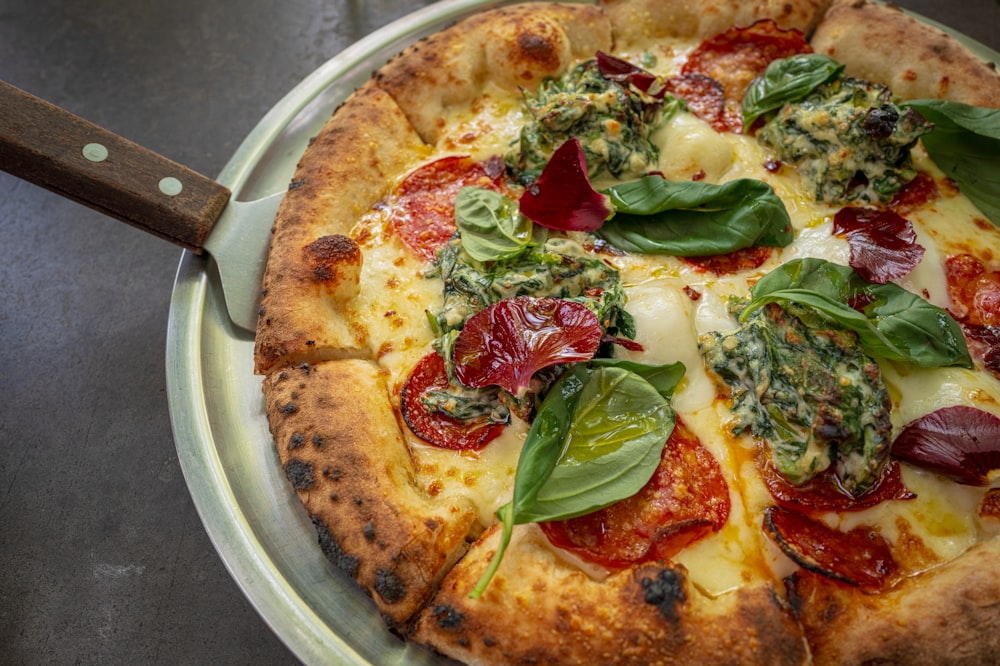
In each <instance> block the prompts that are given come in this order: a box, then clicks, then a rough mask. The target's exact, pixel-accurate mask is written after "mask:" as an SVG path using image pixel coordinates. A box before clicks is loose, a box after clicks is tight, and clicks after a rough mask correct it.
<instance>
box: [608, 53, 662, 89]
mask: <svg viewBox="0 0 1000 666" xmlns="http://www.w3.org/2000/svg"><path fill="white" fill-rule="evenodd" d="M597 69H598V71H600V72H601V76H603V77H604V78H606V79H607V80H609V81H615V82H616V83H624V84H627V85H632V86H635V87H636V88H637V89H639V90H641V91H642V92H644V93H646V94H647V95H650V96H652V97H655V98H661V97H663V95H664V94H665V93H666V92H667V91H666V88H664V87H663V82H662V81H661V80H660V79H659V78H658V77H657V76H656V75H655V74H652V73H650V72H647V71H646V70H644V69H642V68H641V67H636V66H635V65H633V64H632V63H630V62H628V61H627V60H622V59H621V58H616V57H615V56H613V55H608V54H607V53H605V52H603V51H598V52H597Z"/></svg>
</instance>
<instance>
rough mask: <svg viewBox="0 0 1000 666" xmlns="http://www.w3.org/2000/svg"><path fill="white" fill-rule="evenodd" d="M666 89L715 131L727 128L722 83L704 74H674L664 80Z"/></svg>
mask: <svg viewBox="0 0 1000 666" xmlns="http://www.w3.org/2000/svg"><path fill="white" fill-rule="evenodd" d="M665 88H666V91H667V92H669V93H670V94H671V95H673V96H674V97H679V98H681V99H683V100H684V101H685V102H686V103H687V105H688V109H690V111H691V113H693V114H694V115H696V116H698V117H699V118H701V119H702V120H704V121H705V122H707V123H708V124H709V125H711V126H712V127H713V128H715V130H716V131H717V132H725V131H727V130H728V129H729V122H728V119H727V116H726V93H725V90H723V88H722V84H721V83H719V82H718V81H716V80H715V79H713V78H712V77H710V76H705V75H704V74H698V73H693V74H684V75H681V76H674V77H672V78H669V79H667V80H666V82H665Z"/></svg>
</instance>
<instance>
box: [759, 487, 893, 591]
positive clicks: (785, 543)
mask: <svg viewBox="0 0 1000 666" xmlns="http://www.w3.org/2000/svg"><path fill="white" fill-rule="evenodd" d="M763 527H764V533H765V534H767V535H768V536H769V537H770V538H771V540H772V541H774V542H775V543H776V544H777V545H778V547H779V548H780V549H781V551H782V552H783V553H785V555H787V556H788V557H789V558H791V559H792V560H793V561H794V562H795V563H796V564H798V565H799V566H801V567H803V568H804V569H807V570H809V571H813V572H815V573H819V574H822V575H824V576H827V577H828V578H833V579H835V580H839V581H841V582H844V583H847V584H849V585H853V586H855V587H858V588H861V589H862V590H864V591H866V592H876V591H878V590H879V589H881V588H882V587H883V586H884V585H885V583H886V582H887V581H888V580H889V578H890V577H891V576H893V575H894V574H895V573H896V572H897V570H898V567H897V565H896V561H895V560H894V559H893V557H892V550H891V548H890V547H889V543H888V542H887V541H886V540H885V539H883V538H882V537H881V536H880V535H879V534H877V533H876V532H875V531H874V530H873V529H872V528H869V527H864V526H862V527H856V528H854V529H853V530H851V531H849V532H840V531H838V530H835V529H833V528H832V527H829V526H827V525H826V524H825V523H822V522H820V521H818V520H814V519H812V518H809V517H808V516H806V515H804V514H801V513H798V512H797V511H792V510H790V509H785V508H782V507H778V506H771V507H768V508H767V509H765V510H764V525H763Z"/></svg>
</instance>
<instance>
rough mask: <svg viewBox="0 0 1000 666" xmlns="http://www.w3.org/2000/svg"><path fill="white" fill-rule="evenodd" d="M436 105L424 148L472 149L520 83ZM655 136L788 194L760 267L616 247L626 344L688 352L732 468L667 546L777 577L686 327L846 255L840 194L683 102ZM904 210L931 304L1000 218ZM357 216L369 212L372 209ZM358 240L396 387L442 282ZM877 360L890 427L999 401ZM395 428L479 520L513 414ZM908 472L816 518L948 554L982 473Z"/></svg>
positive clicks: (761, 491) (515, 105)
mask: <svg viewBox="0 0 1000 666" xmlns="http://www.w3.org/2000/svg"><path fill="white" fill-rule="evenodd" d="M688 48H690V47H685V48H680V49H666V48H661V49H659V50H658V56H659V64H658V65H657V66H656V67H654V68H653V69H654V71H656V73H658V74H661V75H670V74H673V73H675V72H676V70H677V68H679V66H680V63H682V62H683V58H684V56H685V54H686V53H687V50H685V49H688ZM633 60H634V59H633ZM444 120H445V123H444V126H445V127H446V128H447V130H446V131H445V133H444V134H443V135H442V137H441V139H440V140H439V141H438V144H437V146H436V147H435V148H434V149H433V155H428V156H427V157H428V159H431V158H432V157H433V156H443V155H447V154H468V155H471V156H472V157H473V158H474V159H484V158H486V157H489V156H491V155H503V154H505V153H507V152H508V151H509V150H510V147H511V145H513V144H514V143H515V142H516V141H517V138H518V135H519V131H520V127H521V125H522V124H523V122H524V117H523V112H522V110H521V103H520V99H519V97H517V96H516V95H513V94H511V93H509V92H507V91H503V90H500V89H498V88H494V87H491V88H488V89H487V91H486V92H485V93H484V94H483V95H482V96H481V97H480V98H479V99H478V100H477V101H476V103H475V104H473V106H472V108H471V109H468V110H465V111H457V110H456V111H453V112H452V115H450V116H449V117H447V118H445V119H444ZM654 140H655V141H656V142H657V143H658V145H659V148H660V159H659V165H658V166H659V169H660V170H661V171H662V172H663V173H664V174H665V175H666V177H668V178H671V179H676V180H687V179H692V178H698V179H704V180H705V181H706V182H715V183H723V182H728V181H731V180H734V179H737V178H756V179H759V180H763V181H765V182H767V183H769V184H770V185H771V186H772V187H773V188H774V190H775V192H776V193H777V194H778V195H779V196H780V197H781V198H782V200H783V201H784V202H785V204H786V208H787V210H788V213H789V217H790V219H791V222H792V226H793V228H794V230H795V232H796V233H795V239H794V241H793V242H792V244H791V245H790V246H789V247H787V248H783V249H775V251H774V252H773V255H772V257H771V258H770V259H769V260H768V261H767V262H766V263H765V264H764V265H763V266H761V267H760V268H759V269H757V270H750V271H745V272H743V273H740V274H736V275H729V276H721V277H719V276H715V275H712V274H710V273H702V272H699V271H698V270H696V269H694V268H692V267H690V266H687V265H685V264H684V263H683V262H681V261H679V260H676V259H673V258H669V257H647V256H630V257H621V258H620V257H615V258H614V259H613V261H614V262H615V263H617V264H618V265H619V267H620V268H621V270H622V275H623V281H624V290H625V294H626V298H627V304H626V308H627V310H628V311H629V312H630V313H631V314H632V315H633V317H634V319H635V323H636V331H637V336H636V341H637V342H639V343H640V344H641V345H642V348H643V350H642V351H641V352H624V354H625V355H627V356H628V357H630V358H631V359H633V360H636V361H641V362H646V363H669V362H675V361H681V362H682V363H684V365H685V368H686V375H685V378H684V380H683V382H682V383H681V385H680V386H679V387H678V390H677V392H676V393H675V395H674V398H673V403H674V407H675V409H676V410H677V412H678V414H679V415H680V416H681V418H682V419H683V420H684V421H685V423H686V424H687V425H688V427H689V428H691V429H692V431H693V432H695V434H697V435H698V436H699V438H700V439H701V440H702V443H703V444H704V445H705V446H706V447H708V448H709V450H710V451H711V452H712V453H713V455H714V456H715V457H716V459H717V460H718V461H719V464H720V466H721V467H722V470H723V474H724V476H725V478H726V480H727V483H728V484H729V488H730V497H731V514H730V519H729V521H728V522H727V524H726V526H725V527H724V528H723V529H722V530H721V531H720V532H718V533H716V534H714V535H712V536H709V537H707V538H705V539H703V540H701V541H699V542H698V543H696V544H693V545H692V546H689V547H688V548H686V549H685V550H684V551H682V552H681V553H680V554H679V555H678V556H677V558H676V559H677V561H678V562H679V563H681V564H683V565H684V566H685V567H686V568H687V570H688V572H689V576H690V579H691V581H692V582H693V583H694V584H695V586H696V587H697V588H698V589H700V590H702V591H703V592H705V593H706V594H709V595H717V594H722V593H724V592H726V591H728V590H732V589H736V588H739V587H741V586H743V585H747V584H750V583H753V582H758V581H763V580H780V579H781V578H783V577H784V576H786V575H788V574H789V573H791V572H792V571H793V570H794V569H795V565H794V564H793V563H792V562H791V561H790V560H789V559H788V558H786V557H785V556H784V555H783V554H781V553H780V551H779V550H778V549H777V548H776V547H775V546H774V545H773V543H772V542H771V541H770V540H769V539H767V538H766V537H765V536H764V535H763V532H762V530H761V525H760V519H761V514H762V512H763V510H764V509H765V508H766V507H767V506H769V505H771V504H773V499H772V498H771V496H770V494H769V492H768V491H767V488H766V486H765V485H764V484H763V481H762V480H761V479H760V476H759V474H758V473H757V471H756V466H755V464H754V462H753V456H754V451H755V447H756V444H755V443H753V442H752V441H750V440H748V439H746V438H734V437H732V436H731V435H729V434H727V425H726V422H727V420H728V419H729V416H730V415H729V412H728V408H727V407H726V405H725V403H724V402H723V401H720V400H718V399H717V397H716V388H715V385H714V383H713V381H712V380H711V379H710V377H709V375H708V374H707V371H706V369H705V366H704V363H703V362H702V359H701V355H700V353H699V351H698V337H699V336H700V335H702V334H704V333H706V332H709V331H715V330H730V329H732V328H735V326H736V322H735V321H734V319H733V318H732V316H731V315H730V313H729V311H728V309H727V305H726V304H727V301H728V300H729V299H730V297H733V296H735V297H745V296H746V295H747V292H748V290H749V288H750V286H751V285H752V284H753V282H754V281H755V280H756V279H758V278H759V277H760V276H761V275H763V274H765V273H766V272H768V271H770V270H772V269H773V268H776V267H777V266H779V265H780V264H782V263H784V262H786V261H788V260H790V259H793V258H800V257H819V258H823V259H826V260H828V261H831V262H835V263H839V264H845V265H846V264H847V263H848V262H849V248H848V245H847V242H846V241H845V240H844V239H843V238H840V237H837V236H834V235H833V233H832V219H833V215H834V214H835V212H836V208H833V207H830V206H827V205H824V204H819V203H816V202H814V201H813V200H812V198H811V196H810V193H809V192H808V191H807V189H806V188H804V187H803V180H802V178H801V177H800V176H799V175H798V173H796V171H795V170H794V169H792V168H790V167H788V166H783V167H781V168H779V169H777V170H776V171H774V172H772V171H769V170H768V169H767V168H765V164H766V163H768V161H769V160H770V159H771V158H772V156H771V155H770V153H769V152H768V151H767V150H766V149H765V148H764V147H762V146H761V145H760V144H759V143H758V142H757V141H756V140H755V139H754V138H753V137H748V136H745V135H738V134H731V133H727V134H718V133H716V132H715V131H714V130H712V128H711V127H710V126H709V125H708V124H707V123H705V122H704V121H702V120H700V119H698V118H697V117H695V116H694V115H692V114H690V113H687V112H681V113H678V114H677V115H675V116H674V117H673V118H672V119H671V120H670V122H669V123H667V124H666V125H665V126H664V127H662V128H660V129H659V130H658V131H657V132H656V133H655V135H654ZM915 155H916V160H917V167H918V168H920V169H922V170H928V171H931V172H932V173H934V174H935V176H936V177H938V178H940V177H941V174H940V172H938V171H937V170H936V168H935V167H934V165H933V164H932V163H931V162H930V161H929V160H928V159H927V157H926V155H925V154H924V153H923V152H922V151H921V150H920V149H919V148H918V149H916V150H915ZM909 218H910V219H911V221H912V222H913V223H914V225H915V228H916V231H917V234H918V242H920V243H921V244H922V245H923V246H924V247H925V249H926V252H925V255H924V257H923V260H922V262H921V264H920V265H919V266H918V267H917V269H916V270H914V271H913V272H912V273H911V274H910V275H908V276H906V277H905V278H903V279H902V280H900V284H901V285H902V286H903V287H904V288H906V289H909V290H910V291H913V292H915V293H918V294H921V295H923V296H925V297H926V298H928V299H929V300H930V301H931V302H932V303H934V304H936V305H939V306H942V307H947V306H948V304H949V301H948V290H947V282H946V279H945V274H944V260H945V259H946V258H947V256H950V255H952V254H955V253H957V252H963V251H969V250H970V248H972V247H985V248H987V249H988V250H989V251H990V252H991V253H992V254H994V255H995V256H1000V234H997V233H996V231H995V230H994V229H992V228H991V227H989V226H988V225H987V224H984V223H982V222H981V220H982V216H981V215H980V214H979V212H978V211H977V210H976V209H975V207H974V206H972V204H971V203H969V202H968V201H967V200H966V199H964V198H963V197H961V196H957V195H956V194H955V193H950V192H948V193H945V195H944V196H943V197H940V198H938V199H936V200H935V201H934V202H933V204H932V205H931V206H928V207H925V208H924V209H922V210H920V211H917V212H915V213H913V214H912V215H910V216H909ZM369 223H370V224H373V225H374V226H375V227H377V226H378V221H376V222H374V223H372V222H369ZM364 255H365V260H364V261H365V263H364V267H363V269H362V278H361V282H362V284H361V289H360V294H359V296H358V297H357V298H356V299H355V302H354V305H353V309H352V317H353V321H355V322H357V323H358V325H359V326H360V327H361V328H363V329H364V330H365V331H367V335H368V340H369V345H370V347H371V350H372V354H373V357H375V358H377V359H378V360H379V363H380V364H381V365H382V367H383V368H385V369H386V371H387V372H388V374H389V377H390V387H393V388H394V390H395V391H398V388H399V386H401V384H402V382H403V381H405V378H406V377H407V375H408V373H409V371H410V369H411V368H412V367H413V366H414V365H415V364H416V362H417V361H418V360H419V359H420V358H421V357H422V356H423V355H424V354H426V353H429V352H430V351H431V341H432V333H431V331H430V328H429V326H428V325H427V322H426V314H425V310H426V309H427V308H428V307H432V306H433V304H435V303H439V302H440V300H441V289H442V284H441V282H440V280H436V279H426V278H424V277H423V275H422V272H421V271H422V270H423V269H424V268H425V266H423V265H421V264H419V262H417V261H416V260H413V259H411V258H408V253H407V252H406V251H403V250H401V248H400V247H399V245H398V241H396V240H395V239H393V238H391V237H389V236H388V235H380V234H378V233H376V234H375V239H374V240H373V242H371V243H368V244H366V245H364ZM386 276H391V277H389V278H387V277H386ZM884 373H885V377H886V381H887V384H888V385H889V387H890V392H891V394H892V396H893V399H894V401H895V409H894V413H893V423H894V426H895V427H896V428H899V427H901V426H902V425H904V424H905V423H906V422H908V421H909V420H912V419H914V418H917V417H919V416H922V415H924V414H927V413H929V412H931V411H933V410H934V409H937V408H940V407H943V406H948V405H953V404H969V405H974V406H978V407H981V408H984V409H988V410H990V411H993V412H994V413H998V414H1000V383H998V382H997V381H996V380H995V379H994V378H992V377H991V376H987V375H984V374H983V373H979V372H970V371H966V370H962V369H955V368H945V369H935V370H926V371H925V370H912V369H901V368H898V367H895V366H893V365H890V364H886V365H885V367H884ZM394 395H395V394H394ZM404 431H406V432H407V437H408V438H409V442H410V448H411V451H412V454H413V458H414V464H415V469H416V470H417V475H418V482H419V483H420V484H421V485H422V486H423V487H424V488H425V489H426V491H427V492H428V494H430V495H434V496H444V497H447V498H449V500H450V501H453V502H456V503H458V504H467V505H471V506H473V507H474V508H475V511H476V512H477V514H478V516H479V522H480V524H481V526H487V525H489V524H490V523H492V522H494V521H495V512H496V510H497V509H498V508H499V507H500V506H501V505H503V504H504V503H506V502H507V501H509V500H510V497H511V493H512V485H513V478H514V472H515V470H516V466H517V459H518V456H519V454H520V450H521V448H522V446H523V443H524V439H525V436H526V433H527V425H526V424H524V423H522V422H520V421H517V422H515V423H514V424H513V425H512V426H511V427H509V428H507V429H506V431H505V433H504V434H503V435H502V436H501V437H500V438H498V439H497V440H494V441H493V442H492V443H491V444H490V445H489V446H487V447H486V448H485V449H483V450H482V451H479V452H456V451H451V450H444V449H439V448H435V447H432V446H428V445H426V444H424V443H423V442H421V441H420V440H418V439H416V438H415V437H414V436H413V435H412V434H410V433H409V432H408V430H406V429H405V428H404ZM904 481H905V483H906V484H907V487H909V488H910V489H911V490H913V491H915V492H916V493H917V495H918V498H917V499H916V500H911V501H907V502H900V501H893V502H884V503H882V504H880V505H879V506H877V507H874V508H872V509H869V510H866V511H862V512H856V513H845V514H842V515H839V516H836V517H834V516H829V517H828V521H829V522H830V523H831V524H832V525H834V526H836V527H839V528H840V529H850V528H851V527H853V526H856V525H861V524H864V525H874V526H876V528H877V529H878V531H879V532H880V533H881V534H883V536H885V537H886V538H887V539H889V540H890V541H893V542H897V541H901V540H904V539H906V540H909V541H912V542H914V543H915V542H917V541H919V543H920V544H922V546H923V547H925V548H926V549H927V550H928V551H930V552H931V553H932V557H933V558H937V559H938V560H946V559H949V558H951V557H954V556H955V555H957V554H959V553H961V552H962V551H964V550H965V549H966V548H968V547H969V546H970V545H971V544H973V543H975V542H976V540H977V539H979V538H981V531H982V527H981V526H979V525H978V523H977V519H976V502H977V501H978V498H979V497H981V495H982V491H981V489H968V488H965V487H961V486H957V485H956V484H954V483H952V482H950V481H947V480H945V479H943V478H942V477H939V476H937V475H934V474H931V473H928V472H922V471H920V470H917V469H915V468H911V467H909V466H904ZM526 529H527V530H528V532H526V533H529V534H535V537H537V538H535V541H538V542H545V543H547V541H546V540H545V539H544V538H543V537H541V536H539V534H540V533H539V534H536V532H538V530H537V529H535V531H534V532H531V531H530V530H531V529H534V528H522V529H521V530H520V531H521V532H524V531H525V530H526ZM553 550H556V549H553ZM556 559H560V561H564V562H568V563H570V565H571V566H573V567H577V568H580V569H582V570H584V571H588V572H589V573H590V575H593V576H601V575H605V574H606V572H604V573H602V572H601V571H599V569H600V568H599V567H598V568H595V567H589V566H586V565H584V564H581V563H580V562H579V561H575V558H567V557H561V558H559V557H557V558H556ZM574 562H575V563H574Z"/></svg>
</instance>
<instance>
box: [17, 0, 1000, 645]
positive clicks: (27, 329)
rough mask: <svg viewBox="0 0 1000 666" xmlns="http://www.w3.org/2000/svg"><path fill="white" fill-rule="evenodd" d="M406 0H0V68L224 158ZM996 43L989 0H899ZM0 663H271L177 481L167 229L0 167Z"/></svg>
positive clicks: (999, 42) (81, 111)
mask: <svg viewBox="0 0 1000 666" xmlns="http://www.w3.org/2000/svg"><path fill="white" fill-rule="evenodd" d="M428 4H431V3H430V2H429V1H421V0H410V1H404V0H374V1H368V2H361V1H360V0H357V1H351V0H243V1H242V2H233V1H232V0H171V1H170V2H165V1H163V0H148V1H146V2H133V1H131V0H73V1H67V0H3V3H2V6H0V79H2V80H4V81H7V82H8V83H11V84H14V85H16V86H18V87H21V88H23V89H25V90H27V91H29V92H31V93H33V94H35V95H38V96H39V97H42V98H43V99H47V100H49V101H51V102H53V103H55V104H57V105H59V106H62V107H64V108H66V109H68V110H70V111H72V112H74V113H76V114H78V115H80V116H82V117H84V118H86V119H88V120H90V121H92V122H94V123H97V124H98V125H101V126H103V127H106V128H108V129H110V130H112V131H114V132H116V133H118V134H121V135H123V136H125V137H127V138H129V139H131V140H133V141H135V142H137V143H139V144H140V145H143V146H146V147H148V148H150V149H152V150H154V151H156V152H159V153H161V154H163V155H166V156H167V157H169V158H171V159H173V160H175V161H177V162H180V163H181V164H184V165H186V166H189V167H190V168H192V169H194V170H195V171H198V172H201V173H204V174H207V175H210V176H214V175H216V174H218V173H219V171H220V170H221V169H222V167H223V166H224V165H225V164H226V162H227V161H228V160H229V158H230V157H231V156H232V154H233V153H234V152H235V150H236V149H237V147H238V146H239V145H240V143H241V142H242V140H243V139H244V138H245V137H246V135H247V134H248V133H249V132H250V131H251V130H252V129H253V127H254V126H255V125H256V124H257V122H258V120H259V119H260V118H261V117H262V116H263V115H264V114H265V113H266V112H267V111H268V109H269V108H271V107H272V106H273V105H274V104H275V103H276V102H277V101H278V100H279V99H281V97H283V96H284V95H285V94H286V93H287V92H288V91H289V90H291V89H292V88H293V87H294V86H295V85H296V84H297V83H299V82H300V81H301V80H302V79H303V78H304V77H305V76H306V75H308V74H309V73H310V72H312V71H313V70H314V69H315V68H316V67H318V66H319V65H320V64H321V63H323V62H325V61H326V60H327V59H329V58H331V57H333V56H334V55H336V54H337V53H338V52H340V51H341V50H342V49H343V48H344V47H346V46H348V45H349V44H351V43H352V42H354V41H355V40H356V39H358V38H360V37H362V36H364V35H366V34H368V33H370V32H371V31H373V30H375V29H376V28H378V27H380V26H382V25H384V24H386V23H388V22H390V21H391V20H393V19H395V18H398V17H400V16H402V15H404V14H406V13H408V12H410V11H412V10H414V9H416V8H418V7H422V6H425V5H428ZM897 4H899V5H901V6H904V7H906V8H908V9H913V10H915V11H917V12H919V13H921V14H923V15H925V16H928V17H931V18H934V19H936V20H938V21H940V22H942V23H945V24H947V25H949V26H952V27H953V28H955V29H957V30H959V31H961V32H964V33H966V34H967V35H969V36H971V37H973V38H975V39H977V40H979V41H981V42H983V43H985V44H987V45H989V46H991V47H992V48H994V49H1000V0H965V1H963V2H961V3H956V2H950V1H949V2H945V1H941V0H938V1H934V0H923V1H921V0H905V1H902V0H900V1H899V2H898V3H897ZM0 230H2V233H3V240H2V241H0V663H12V664H14V663H16V664H52V663H58V664H65V663H83V664H126V663H127V664H135V663H162V664H194V663H197V664H202V663H205V664H208V663H212V664H241V663H253V664H271V663H273V664H282V663H294V662H295V661H296V659H295V656H294V655H293V654H291V652H290V651H289V650H288V649H287V648H286V647H285V646H284V645H283V644H282V643H281V641H280V640H279V639H278V638H277V637H276V636H275V635H274V634H273V633H272V632H271V630H270V629H269V628H268V626H267V625H266V624H265V623H264V621H263V620H261V619H260V617H259V616H258V615H257V614H256V612H255V611H254V608H253V606H252V605H251V603H250V602H249V601H248V600H247V599H246V598H244V597H243V595H242V593H241V592H240V589H239V587H238V586H237V584H236V583H235V582H234V581H233V580H232V579H231V578H230V576H229V574H228V572H227V571H226V569H225V567H224V566H223V564H222V562H221V560H220V559H219V557H218V555H217V554H216V552H215V550H214V549H213V547H212V544H211V542H210V541H209V539H208V537H207V535H206V533H205V531H204V529H203V527H202V524H201V522H200V520H199V518H198V514H197V513H196V511H195V508H194V505H193V504H192V501H191V499H190V496H189V494H188V490H187V487H186V485H185V481H184V478H183V475H182V474H181V470H180V467H179V465H178V459H177V454H176V452H175V448H174V442H173V439H172V435H171V427H170V418H169V414H168V409H167V400H166V389H165V381H166V380H165V375H166V372H167V371H166V368H165V358H164V348H165V343H166V330H167V314H168V306H169V301H170V295H171V290H172V286H173V279H174V273H175V272H176V270H177V265H178V260H179V258H180V256H181V250H179V249H177V248H175V247H174V246H171V245H169V244H167V243H165V242H163V241H161V240H158V239H156V238H154V237H152V236H148V235H146V234H144V233H142V232H140V231H137V230H134V229H132V228H130V227H127V226H125V225H123V224H121V223H120V222H116V221H113V220H111V219H109V218H106V217H103V216H102V215H100V214H98V213H96V212H93V211H91V210H89V209H87V208H84V207H82V206H80V205H78V204H75V203H72V202H70V201H68V200H65V199H61V198H59V197H57V196H56V195H53V194H50V193H48V192H47V191H45V190H42V189H40V188H37V187H35V186H33V185H29V184H27V183H25V182H23V181H20V180H18V179H16V178H14V177H12V176H9V175H7V174H5V173H0Z"/></svg>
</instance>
